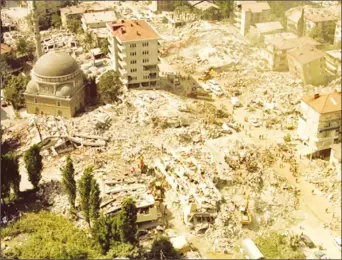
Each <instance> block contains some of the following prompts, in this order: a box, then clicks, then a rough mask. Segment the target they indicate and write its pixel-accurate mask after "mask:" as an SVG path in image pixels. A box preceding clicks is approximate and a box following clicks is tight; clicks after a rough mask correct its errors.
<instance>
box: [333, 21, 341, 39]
mask: <svg viewBox="0 0 342 260" xmlns="http://www.w3.org/2000/svg"><path fill="white" fill-rule="evenodd" d="M340 42H341V19H340V20H338V21H337V22H336V27H335V36H334V44H338V43H340Z"/></svg>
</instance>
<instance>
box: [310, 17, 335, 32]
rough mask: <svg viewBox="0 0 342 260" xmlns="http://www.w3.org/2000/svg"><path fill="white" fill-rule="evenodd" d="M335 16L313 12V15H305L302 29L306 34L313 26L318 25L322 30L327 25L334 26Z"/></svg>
mask: <svg viewBox="0 0 342 260" xmlns="http://www.w3.org/2000/svg"><path fill="white" fill-rule="evenodd" d="M337 20H338V19H337V17H336V16H333V15H329V14H324V13H322V14H313V15H306V17H305V19H304V22H305V26H304V30H305V34H306V35H308V34H310V32H311V31H312V30H313V29H314V28H315V27H320V28H321V29H322V32H324V30H325V29H326V28H327V27H328V26H333V27H334V28H335V26H336V22H337Z"/></svg>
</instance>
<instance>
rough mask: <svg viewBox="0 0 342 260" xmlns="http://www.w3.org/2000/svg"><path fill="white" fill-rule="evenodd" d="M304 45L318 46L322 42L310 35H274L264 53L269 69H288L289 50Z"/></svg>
mask: <svg viewBox="0 0 342 260" xmlns="http://www.w3.org/2000/svg"><path fill="white" fill-rule="evenodd" d="M303 45H311V46H314V47H317V46H319V45H321V44H320V43H319V42H317V41H315V40H314V39H312V38H310V37H308V36H302V37H299V38H298V37H297V36H296V37H293V38H284V37H283V36H282V35H279V36H278V37H273V39H271V40H270V41H269V42H267V44H266V49H265V55H264V57H265V59H266V60H267V62H268V65H269V69H270V70H273V71H288V69H289V66H288V57H287V52H288V51H289V50H292V49H294V48H296V47H299V46H303Z"/></svg>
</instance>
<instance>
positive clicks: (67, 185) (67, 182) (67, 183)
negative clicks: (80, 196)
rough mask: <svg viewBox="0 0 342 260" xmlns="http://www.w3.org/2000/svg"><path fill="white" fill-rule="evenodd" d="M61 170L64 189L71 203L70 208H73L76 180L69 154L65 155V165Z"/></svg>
mask: <svg viewBox="0 0 342 260" xmlns="http://www.w3.org/2000/svg"><path fill="white" fill-rule="evenodd" d="M61 171H62V183H63V186H64V190H65V192H66V193H67V195H68V200H69V203H70V205H71V209H72V210H74V209H75V200H76V181H75V169H74V165H73V163H72V160H71V157H70V155H69V156H68V157H67V161H66V165H65V166H64V167H63V168H62V169H61Z"/></svg>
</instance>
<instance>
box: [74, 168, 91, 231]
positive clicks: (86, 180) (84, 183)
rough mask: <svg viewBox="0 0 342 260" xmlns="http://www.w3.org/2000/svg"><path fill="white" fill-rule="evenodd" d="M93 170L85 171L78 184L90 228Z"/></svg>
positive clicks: (81, 204) (82, 207) (84, 213)
mask: <svg viewBox="0 0 342 260" xmlns="http://www.w3.org/2000/svg"><path fill="white" fill-rule="evenodd" d="M92 172H93V168H92V167H88V168H86V169H85V170H84V173H83V175H82V177H81V179H80V180H79V182H78V192H79V198H80V207H81V210H82V212H83V216H84V218H85V220H86V222H87V223H88V224H89V226H90V203H89V198H90V193H91V181H92V179H93V175H92Z"/></svg>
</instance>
